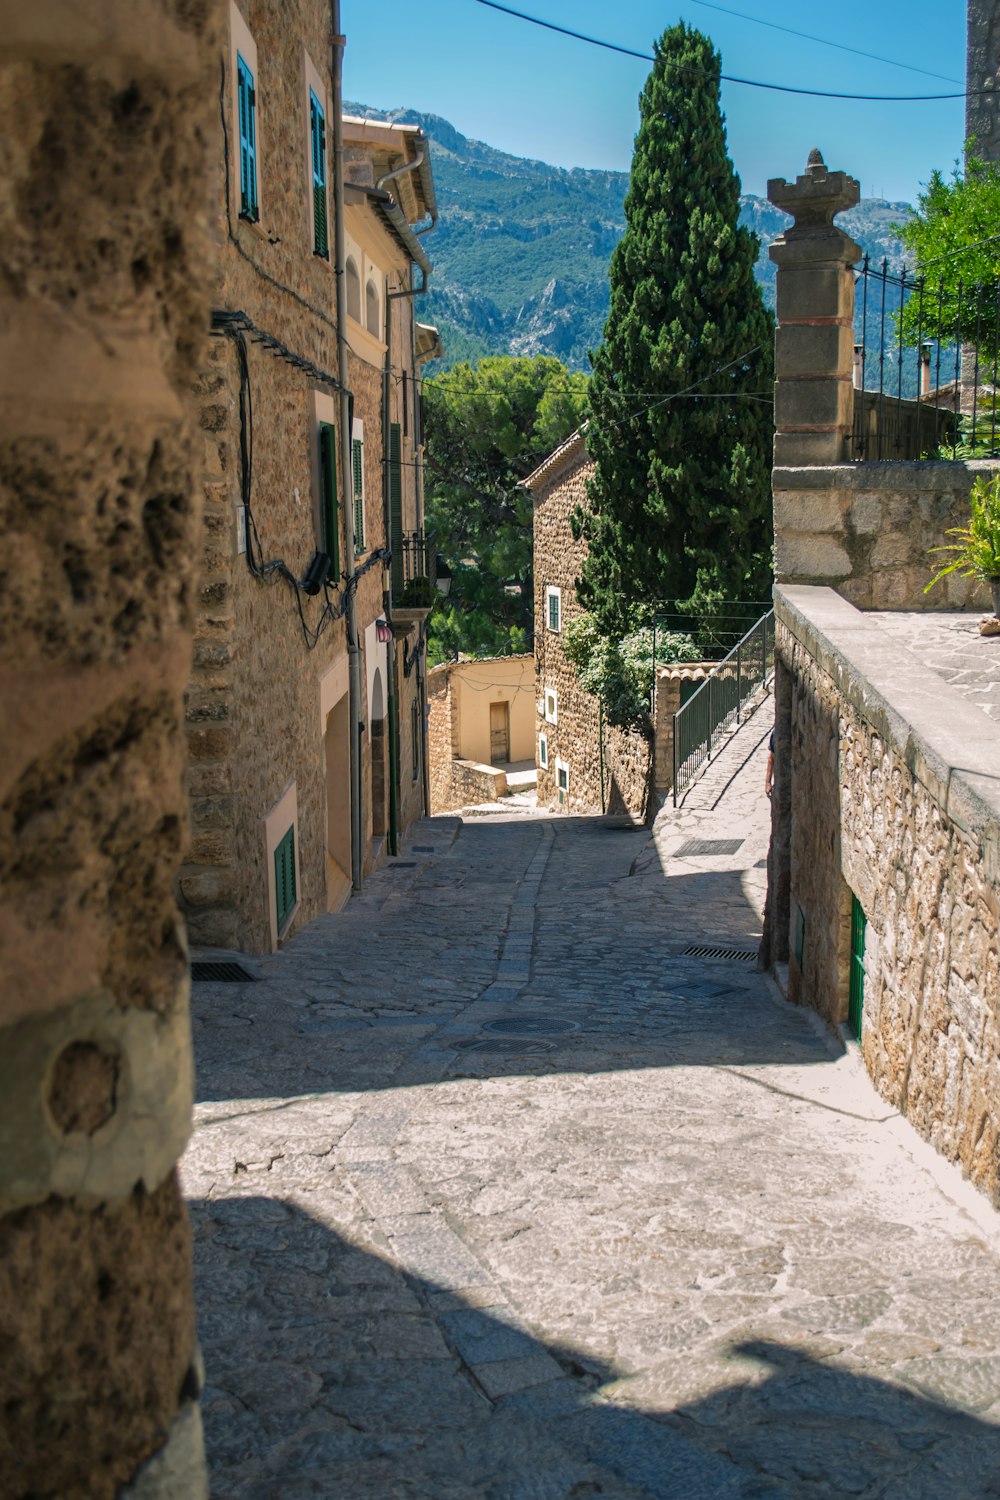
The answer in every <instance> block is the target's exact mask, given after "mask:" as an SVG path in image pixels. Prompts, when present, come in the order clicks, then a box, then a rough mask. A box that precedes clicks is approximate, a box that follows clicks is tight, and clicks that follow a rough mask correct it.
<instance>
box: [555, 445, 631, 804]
mask: <svg viewBox="0 0 1000 1500" xmlns="http://www.w3.org/2000/svg"><path fill="white" fill-rule="evenodd" d="M590 471H591V462H590V459H589V458H588V457H587V449H586V443H585V439H584V433H583V430H582V429H581V430H580V431H578V432H575V433H574V434H573V435H572V437H570V438H567V440H566V442H565V443H563V444H562V445H561V446H560V447H558V448H557V449H556V450H555V452H554V453H551V454H550V455H549V457H548V458H547V459H546V460H545V461H544V463H542V464H539V466H538V468H537V469H535V470H534V472H533V473H532V474H529V476H528V478H527V479H526V480H525V486H526V488H528V489H529V490H530V491H531V494H532V496H533V499H534V573H535V671H536V679H537V693H538V698H537V704H536V737H535V744H536V764H537V766H538V801H539V805H540V806H541V805H545V806H549V805H551V806H553V807H562V808H566V809H567V810H568V809H571V808H572V809H574V810H579V811H587V812H592V811H599V812H615V813H618V812H628V813H632V814H634V815H636V816H638V817H641V818H643V819H644V818H645V817H646V816H647V813H648V812H649V809H650V805H651V804H650V793H651V786H652V778H653V766H652V756H653V741H652V738H647V737H646V736H645V735H644V734H642V733H640V732H639V731H638V730H635V731H626V730H622V729H618V728H616V727H615V726H614V725H611V724H607V723H605V722H604V721H603V717H602V714H601V710H600V704H599V702H598V700H597V699H596V698H595V697H594V695H593V694H592V693H588V692H585V691H584V689H583V688H582V687H581V686H580V682H579V679H578V677H577V674H576V670H575V668H574V667H573V666H572V664H571V663H570V661H569V659H568V657H567V656H566V653H565V651H564V649H563V641H562V632H563V628H564V626H565V625H566V624H567V623H568V622H569V621H570V620H572V619H573V618H574V617H575V616H576V615H578V614H580V612H581V609H580V605H579V603H578V602H577V597H576V580H577V578H578V577H579V574H580V571H581V568H582V566H583V560H584V557H585V555H586V543H585V542H584V541H582V540H581V541H577V540H575V539H574V537H573V532H572V530H571V527H570V516H571V515H572V513H573V511H574V510H575V509H576V507H577V506H578V505H582V504H583V503H584V501H585V500H586V491H587V478H588V476H589V474H590Z"/></svg>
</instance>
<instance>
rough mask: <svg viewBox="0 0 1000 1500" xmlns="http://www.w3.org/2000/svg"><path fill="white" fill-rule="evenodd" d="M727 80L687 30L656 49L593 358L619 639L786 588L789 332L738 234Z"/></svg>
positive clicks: (601, 610) (597, 605) (590, 588)
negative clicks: (778, 460) (778, 551)
mask: <svg viewBox="0 0 1000 1500" xmlns="http://www.w3.org/2000/svg"><path fill="white" fill-rule="evenodd" d="M719 70H720V58H719V55H718V53H717V52H716V51H715V50H714V48H713V47H712V45H711V43H710V42H709V41H708V39H707V38H706V37H704V36H702V35H701V34H700V33H699V32H697V31H695V30H692V29H691V28H689V27H688V26H686V25H684V24H683V23H681V24H679V25H677V26H673V27H670V28H669V29H668V30H667V31H666V32H665V33H664V35H663V37H662V39H661V40H660V41H659V42H658V43H657V44H656V47H655V62H654V65H653V70H652V72H651V73H650V75H649V77H648V79H647V80H646V84H645V87H644V89H643V91H642V95H641V97H640V124H639V133H638V135H637V136H636V142H635V154H634V156H633V158H632V173H631V179H630V182H629V189H628V194H627V196H626V199H625V234H624V237H623V238H622V240H621V241H620V242H619V244H618V246H617V248H616V249H615V252H614V254H613V256H612V259H611V310H610V313H609V316H608V320H607V323H606V325H605V330H604V343H603V344H602V345H601V347H600V348H599V349H598V350H597V352H596V354H594V355H593V357H592V358H593V367H594V373H593V377H592V379H591V385H590V409H591V421H590V424H589V426H588V429H587V448H588V451H589V453H590V456H591V457H592V458H593V460H594V464H595V472H594V476H593V479H592V480H591V483H590V485H589V489H588V501H587V507H586V509H584V510H583V511H581V512H578V514H577V517H576V528H577V531H578V534H579V532H580V531H582V532H583V534H584V535H585V536H586V538H587V540H588V543H589V556H588V559H587V561H586V563H585V564H584V568H583V576H582V579H581V580H580V587H579V595H580V600H581V602H582V603H583V604H584V606H585V607H586V608H588V609H590V610H592V611H593V612H594V614H595V615H596V616H597V618H598V621H599V623H600V625H601V628H602V629H603V630H604V631H605V632H606V633H607V634H608V635H609V636H615V637H617V638H619V639H620V638H621V637H623V636H625V635H627V634H628V632H629V629H630V626H631V624H632V621H633V619H634V617H635V606H636V605H637V604H639V603H642V602H651V601H654V600H664V601H671V602H673V603H676V605H677V607H678V608H680V609H682V610H684V611H686V612H689V613H690V614H691V615H692V616H704V615H706V614H711V613H712V611H713V609H715V608H717V606H718V604H719V602H720V601H721V600H723V599H748V598H757V599H759V598H764V597H766V596H767V594H768V593H769V591H770V583H771V540H772V532H771V520H770V517H771V497H770V469H771V440H772V430H773V429H772V411H771V405H770V400H771V395H772V379H773V339H774V333H773V323H772V319H771V315H770V314H769V313H768V312H767V311H766V310H765V307H764V303H763V301H762V298H761V294H760V290H759V288H758V285H757V282H756V280H755V278H754V262H755V260H756V256H757V249H758V242H757V239H756V237H755V236H754V235H753V234H751V233H750V232H749V231H748V230H746V229H741V228H740V227H739V225H738V214H739V192H740V184H739V179H738V178H737V176H736V173H735V171H734V169H733V166H732V163H731V162H730V160H729V158H728V156H727V155H726V136H725V128H724V125H723V119H722V115H721V113H720V109H719Z"/></svg>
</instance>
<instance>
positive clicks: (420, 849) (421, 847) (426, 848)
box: [411, 844, 437, 854]
mask: <svg viewBox="0 0 1000 1500" xmlns="http://www.w3.org/2000/svg"><path fill="white" fill-rule="evenodd" d="M411 848H412V849H413V852H414V854H433V853H434V850H435V849H436V848H437V845H436V844H413V845H411Z"/></svg>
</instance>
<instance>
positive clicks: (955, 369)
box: [851, 256, 1000, 460]
mask: <svg viewBox="0 0 1000 1500" xmlns="http://www.w3.org/2000/svg"><path fill="white" fill-rule="evenodd" d="M854 334H855V338H856V339H857V340H858V342H857V343H856V344H855V351H854V356H855V363H854V431H853V441H852V445H851V451H852V455H853V457H854V458H855V459H857V460H862V459H879V460H892V459H895V460H902V459H919V458H968V457H984V458H986V457H991V456H993V455H995V454H996V453H997V451H998V449H1000V431H998V427H1000V421H998V417H1000V413H998V411H997V395H998V385H1000V381H998V371H997V362H998V350H1000V283H998V282H996V281H992V282H988V283H978V282H965V283H963V282H962V280H961V279H956V280H947V279H942V280H938V281H931V280H929V279H928V278H927V277H926V276H918V275H914V274H913V273H912V272H907V270H906V268H905V266H904V267H903V268H902V269H901V270H900V271H899V273H898V274H897V273H895V272H892V273H891V272H890V271H889V262H888V261H887V260H883V261H882V262H881V264H880V265H877V266H873V265H871V263H870V262H869V260H868V257H867V256H865V259H864V261H863V263H862V266H861V269H860V271H859V272H858V274H857V280H856V286H855V314H854Z"/></svg>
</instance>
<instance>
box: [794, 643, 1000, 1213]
mask: <svg viewBox="0 0 1000 1500" xmlns="http://www.w3.org/2000/svg"><path fill="white" fill-rule="evenodd" d="M778 634H779V649H780V654H781V660H782V662H783V663H784V667H785V670H786V671H787V672H788V673H789V675H790V678H791V700H792V701H791V743H790V757H791V782H792V787H791V794H792V815H791V850H790V855H791V890H792V910H791V913H790V933H789V937H790V946H791V954H790V962H789V994H790V998H792V999H794V1000H798V1001H800V1002H803V1001H807V1002H808V1003H809V1004H811V1005H814V1006H815V1007H816V1008H817V1009H818V1010H820V1012H821V1013H822V1014H824V1015H826V1016H827V1017H828V1018H829V1019H830V1020H831V1021H843V1020H845V1019H846V1017H847V1004H848V972H849V971H848V959H849V952H850V897H851V892H852V891H853V893H854V894H855V895H856V896H857V897H858V899H859V901H860V902H861V905H862V907H863V909H864V911H865V915H866V917H867V920H868V928H867V938H866V948H865V994H864V1010H863V1024H862V1039H861V1044H862V1050H863V1053H864V1058H865V1063H866V1066H867V1068H868V1071H869V1072H870V1074H871V1076H872V1079H873V1080H874V1083H875V1086H876V1087H877V1088H878V1090H879V1092H880V1093H881V1094H882V1096H883V1097H884V1098H885V1099H887V1100H888V1101H889V1102H890V1103H891V1104H893V1105H894V1106H895V1107H896V1108H898V1109H899V1110H901V1111H902V1112H903V1113H905V1114H906V1116H907V1118H908V1119H909V1120H910V1121H911V1122H912V1123H913V1124H914V1125H915V1126H916V1128H917V1129H918V1130H919V1131H920V1132H921V1134H922V1135H924V1136H925V1137H926V1138H927V1139H928V1140H929V1141H930V1142H931V1143H932V1144H933V1145H934V1146H935V1147H936V1148H937V1149H938V1150H939V1151H941V1152H942V1154H943V1155H945V1156H947V1157H948V1158H950V1159H951V1160H953V1161H957V1162H959V1163H960V1164H961V1166H962V1168H963V1170H964V1171H965V1172H967V1173H968V1175H969V1176H970V1177H971V1178H972V1180H973V1181H974V1182H975V1183H976V1185H977V1186H978V1187H980V1188H982V1189H983V1190H985V1191H986V1192H987V1193H989V1194H991V1195H992V1196H993V1198H994V1200H995V1201H1000V938H998V925H1000V893H998V887H997V880H996V872H995V871H994V872H992V874H991V872H989V871H988V870H987V868H986V861H985V859H984V857H983V855H982V853H981V851H980V848H979V846H978V844H977V843H976V842H974V841H973V840H972V839H970V838H969V837H968V835H967V834H965V833H964V832H963V831H962V830H961V829H959V828H958V827H956V826H955V825H954V824H953V823H952V822H951V821H950V820H949V819H948V817H947V816H946V815H945V814H944V813H943V812H942V810H941V808H940V807H939V805H938V803H937V802H936V800H935V798H934V797H933V796H932V795H931V793H930V792H929V791H928V789H927V788H926V787H925V786H924V785H923V784H922V783H921V782H920V781H919V780H918V779H917V777H916V776H915V775H914V773H913V771H912V770H911V769H910V768H909V766H908V765H907V763H906V760H905V759H904V757H903V756H901V755H900V754H899V752H898V751H897V750H896V749H895V748H893V747H892V746H891V745H889V744H887V743H886V742H885V740H884V739H883V738H882V737H881V736H880V735H879V734H878V733H877V732H876V731H875V730H874V729H873V728H872V727H871V725H870V724H868V723H866V722H865V720H864V719H863V718H862V716H861V715H860V714H859V713H858V712H857V710H856V709H855V708H854V707H853V706H852V705H851V704H850V703H849V702H847V701H845V700H844V699H843V697H841V696H840V694H839V693H838V690H837V687H836V685H835V684H834V682H833V681H832V679H831V678H830V677H829V676H827V674H826V673H825V672H824V671H823V670H822V669H821V668H820V666H819V665H818V664H817V663H816V661H815V660H814V659H813V658H812V657H811V656H810V655H809V653H808V652H807V651H806V650H805V649H804V648H803V647H802V646H801V645H800V644H799V643H798V642H796V641H794V639H793V638H792V636H791V634H790V632H789V631H788V630H787V628H786V627H785V626H783V625H780V624H779V626H778ZM797 906H801V907H802V908H803V910H804V913H805V922H806V925H805V942H804V951H803V956H804V962H803V966H802V968H801V969H800V968H799V965H798V963H797V961H796V955H795V937H794V929H795V919H796V911H795V908H796V907H797Z"/></svg>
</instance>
